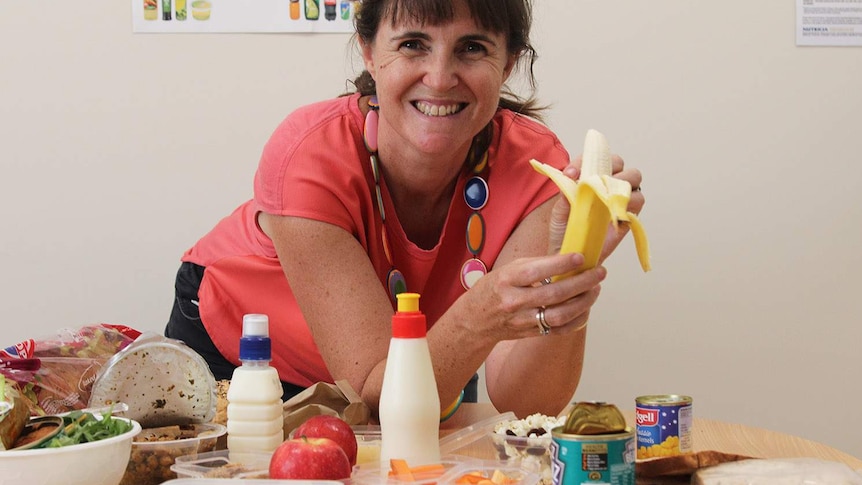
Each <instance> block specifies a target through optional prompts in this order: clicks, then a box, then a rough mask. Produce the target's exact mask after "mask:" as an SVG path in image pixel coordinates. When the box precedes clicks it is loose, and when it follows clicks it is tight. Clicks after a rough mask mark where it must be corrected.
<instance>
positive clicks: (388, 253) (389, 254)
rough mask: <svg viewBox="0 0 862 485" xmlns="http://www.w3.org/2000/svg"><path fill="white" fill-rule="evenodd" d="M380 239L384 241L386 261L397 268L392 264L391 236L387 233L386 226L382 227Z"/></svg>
mask: <svg viewBox="0 0 862 485" xmlns="http://www.w3.org/2000/svg"><path fill="white" fill-rule="evenodd" d="M380 239H381V240H382V241H383V254H384V255H385V256H386V261H387V262H388V263H389V266H395V264H394V263H393V262H392V250H391V249H390V248H389V234H388V233H387V232H386V226H385V225H381V226H380Z"/></svg>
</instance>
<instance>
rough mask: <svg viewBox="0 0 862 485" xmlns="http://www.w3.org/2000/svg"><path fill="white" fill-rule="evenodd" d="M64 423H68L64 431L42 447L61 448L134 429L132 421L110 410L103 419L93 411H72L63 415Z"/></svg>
mask: <svg viewBox="0 0 862 485" xmlns="http://www.w3.org/2000/svg"><path fill="white" fill-rule="evenodd" d="M63 423H64V424H65V425H66V427H65V428H64V429H63V431H62V432H61V433H60V434H58V435H57V436H55V437H54V438H52V439H50V440H48V441H47V442H46V443H45V444H44V445H42V446H41V448H59V447H61V446H69V445H76V444H78V443H89V442H91V441H99V440H103V439H106V438H111V437H114V436H119V435H121V434H123V433H126V432H128V431H130V430H131V429H132V423H130V422H128V421H124V420H122V419H116V418H114V417H113V416H111V411H110V410H109V411H106V412H105V414H103V415H102V418H101V419H98V418H96V417H95V416H94V415H93V414H91V413H84V412H81V411H72V412H71V413H69V414H68V415H66V416H64V417H63Z"/></svg>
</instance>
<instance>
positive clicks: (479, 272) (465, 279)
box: [461, 258, 488, 290]
mask: <svg viewBox="0 0 862 485" xmlns="http://www.w3.org/2000/svg"><path fill="white" fill-rule="evenodd" d="M486 274H488V268H486V267H485V263H483V262H482V261H481V260H480V259H476V258H470V259H468V260H467V261H465V262H464V264H463V265H462V266H461V286H463V287H464V289H465V290H469V289H470V288H472V287H473V285H475V284H476V282H477V281H479V278H481V277H483V276H485V275H486Z"/></svg>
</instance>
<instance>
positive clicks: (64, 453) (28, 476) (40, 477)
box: [0, 416, 141, 485]
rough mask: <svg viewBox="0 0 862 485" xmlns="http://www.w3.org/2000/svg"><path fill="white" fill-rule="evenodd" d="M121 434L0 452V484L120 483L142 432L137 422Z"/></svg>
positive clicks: (95, 484) (86, 484) (98, 484)
mask: <svg viewBox="0 0 862 485" xmlns="http://www.w3.org/2000/svg"><path fill="white" fill-rule="evenodd" d="M113 419H122V420H125V421H129V422H131V423H132V429H131V430H130V431H127V432H125V433H123V434H121V435H118V436H113V437H110V438H106V439H103V440H99V441H93V442H89V443H79V444H76V445H69V446H62V447H59V448H36V449H30V450H8V451H0V484H7V483H8V484H13V483H16V484H17V483H22V484H26V483H34V484H55V483H56V484H63V485H117V484H119V483H120V480H121V479H122V478H123V473H125V471H126V465H127V464H128V463H129V456H130V454H131V451H132V438H134V437H135V435H137V434H138V433H140V432H141V425H140V424H138V422H137V421H133V420H129V419H125V418H118V417H116V416H115V417H113Z"/></svg>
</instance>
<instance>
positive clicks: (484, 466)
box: [350, 455, 539, 485]
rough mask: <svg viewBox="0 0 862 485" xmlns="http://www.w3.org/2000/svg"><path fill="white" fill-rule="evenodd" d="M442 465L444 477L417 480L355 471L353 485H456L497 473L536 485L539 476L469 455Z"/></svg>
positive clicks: (513, 483) (512, 484) (520, 484)
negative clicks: (468, 478) (473, 476)
mask: <svg viewBox="0 0 862 485" xmlns="http://www.w3.org/2000/svg"><path fill="white" fill-rule="evenodd" d="M440 463H441V464H442V465H443V467H444V471H443V473H442V474H435V475H432V476H427V477H424V478H423V477H414V478H413V480H399V479H397V478H393V477H386V476H385V475H386V474H385V473H381V471H380V469H379V468H377V467H368V468H359V469H354V472H353V476H352V477H351V480H350V482H351V484H352V485H404V484H408V483H409V484H410V485H435V484H436V485H455V484H457V483H460V482H461V480H459V479H461V478H462V477H464V476H465V475H468V474H472V475H479V476H481V477H482V478H487V479H489V480H490V479H491V478H492V477H494V474H495V473H496V474H498V478H506V479H507V480H508V481H506V482H505V483H507V484H509V485H536V484H537V483H538V482H539V475H538V474H536V473H533V472H530V471H527V470H524V469H523V468H521V467H519V466H517V465H516V466H508V465H504V464H501V463H497V462H494V461H483V460H478V459H473V458H469V457H465V456H455V455H452V456H446V457H444V458H443V459H442V460H441V461H440Z"/></svg>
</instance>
